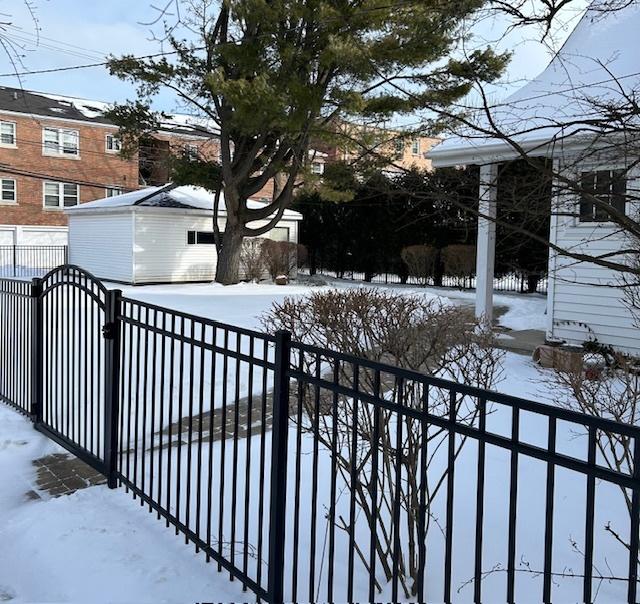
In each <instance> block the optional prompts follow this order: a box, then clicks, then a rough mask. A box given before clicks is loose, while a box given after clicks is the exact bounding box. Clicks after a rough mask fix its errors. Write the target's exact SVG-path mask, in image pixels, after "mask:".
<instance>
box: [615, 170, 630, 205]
mask: <svg viewBox="0 0 640 604" xmlns="http://www.w3.org/2000/svg"><path fill="white" fill-rule="evenodd" d="M626 196H627V178H626V171H625V170H614V171H613V172H612V175H611V205H612V206H613V207H614V208H615V209H616V210H618V212H622V213H623V214H624V213H625V210H626V207H625V206H626V201H627V200H626Z"/></svg>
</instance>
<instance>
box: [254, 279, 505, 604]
mask: <svg viewBox="0 0 640 604" xmlns="http://www.w3.org/2000/svg"><path fill="white" fill-rule="evenodd" d="M262 322H263V325H264V326H265V327H266V328H267V329H268V330H270V331H275V330H278V329H285V330H288V331H290V332H291V333H292V334H293V339H294V341H300V342H304V343H306V344H311V345H316V346H319V347H323V348H328V349H333V350H336V351H339V352H342V353H350V354H353V355H356V356H358V357H363V358H365V359H368V360H372V361H377V362H380V363H387V364H389V365H393V366H399V367H402V368H406V369H413V370H416V371H419V372H422V373H425V374H429V375H433V376H438V377H443V378H449V379H453V380H457V381H460V382H463V383H465V384H468V385H473V386H479V387H481V388H491V387H492V386H493V385H494V384H495V383H496V381H497V380H498V378H499V373H500V359H501V355H502V353H501V352H499V351H498V350H496V349H495V348H494V347H493V339H492V336H491V334H490V333H488V332H486V331H484V330H483V329H482V328H481V326H480V325H479V324H478V323H477V322H476V320H475V318H474V316H473V313H472V312H471V311H470V310H469V309H467V308H463V307H460V306H451V305H448V304H444V303H443V302H442V301H441V300H440V299H438V298H427V297H426V296H420V295H411V296H406V295H402V294H398V293H393V292H389V291H387V290H381V289H372V288H357V289H348V290H331V291H322V292H315V293H312V294H311V295H309V296H307V297H304V298H292V297H290V298H286V299H285V300H284V301H283V302H276V303H274V304H273V306H272V308H271V310H270V311H268V312H267V313H266V314H264V315H263V317H262ZM294 357H296V355H295V354H294ZM318 363H319V364H318ZM292 364H293V365H294V366H296V367H299V366H300V365H302V366H303V367H304V370H305V371H306V372H307V373H308V374H309V375H312V376H313V375H317V374H318V373H321V374H323V375H324V379H326V380H330V381H334V380H337V381H338V382H339V383H340V384H341V385H353V384H354V382H355V381H356V380H357V384H358V388H357V390H358V391H359V392H366V393H375V392H379V396H380V397H381V398H382V399H384V400H385V401H386V402H388V403H390V404H391V406H390V407H383V406H380V407H378V406H376V407H374V406H373V405H372V404H367V403H365V402H363V401H359V400H358V398H357V397H353V396H348V395H334V393H333V392H332V391H330V390H321V389H319V390H316V389H315V388H314V387H312V386H310V385H309V386H306V387H305V386H303V385H301V386H300V388H299V390H298V391H297V393H296V397H297V398H296V401H297V402H296V404H295V405H294V406H293V407H292V415H294V416H295V420H294V421H296V423H297V425H298V427H299V428H298V429H299V430H301V431H302V433H304V434H306V435H307V436H308V438H309V439H310V440H312V441H313V440H315V441H317V442H319V445H320V447H321V449H322V450H323V451H324V454H325V455H326V456H328V457H331V452H335V455H334V456H333V460H332V463H335V467H336V472H337V475H338V476H339V477H340V479H341V481H342V484H341V485H340V486H339V487H338V492H343V491H344V492H346V493H347V494H351V497H353V500H354V505H355V506H356V507H357V513H356V514H355V515H353V514H350V513H349V510H346V511H344V513H343V512H342V511H341V510H337V511H336V513H335V518H334V520H333V522H334V525H335V527H337V528H338V529H341V530H343V531H344V532H345V533H349V532H350V530H351V523H352V522H359V523H361V526H362V530H363V531H366V533H367V534H368V533H374V534H375V558H376V560H377V562H376V585H377V587H378V589H379V590H380V592H383V591H384V590H385V589H386V588H387V586H388V583H389V581H390V580H391V578H392V576H393V568H394V560H395V559H396V558H395V553H394V552H395V536H396V533H397V531H400V532H401V534H402V539H400V546H399V547H400V552H399V560H397V564H398V570H399V578H400V584H401V585H402V589H403V590H404V594H405V596H406V597H407V598H409V597H411V596H415V595H416V593H417V582H418V575H419V567H420V565H419V550H420V545H419V544H420V542H421V540H423V539H424V538H425V537H426V533H427V532H428V530H430V527H437V526H438V524H439V522H440V520H439V519H438V514H439V513H440V512H439V511H437V510H439V509H441V507H442V505H441V502H442V499H443V498H444V497H445V495H446V493H444V491H445V490H446V488H445V486H443V485H446V477H447V466H446V464H444V465H443V464H442V459H441V456H442V452H443V451H445V452H446V442H447V440H448V431H447V430H445V429H443V428H439V427H437V426H434V425H429V426H428V427H427V428H426V429H425V428H424V425H423V423H422V421H421V420H420V419H417V418H416V417H412V416H411V415H410V414H407V413H398V412H396V411H392V410H391V409H393V407H394V406H396V405H397V406H399V407H401V408H402V407H404V408H407V407H408V408H411V409H425V407H426V408H427V409H428V411H429V413H431V414H433V415H438V416H441V417H447V416H448V415H449V413H450V411H451V408H450V405H451V404H452V403H453V404H454V405H455V409H454V410H453V412H454V414H455V416H456V419H457V420H458V421H459V422H465V423H467V424H474V423H475V422H476V419H477V416H478V408H477V406H476V405H477V401H476V400H475V399H470V398H469V397H462V396H454V397H452V396H451V395H450V391H449V390H446V389H440V388H438V387H435V386H429V387H425V386H424V385H423V383H422V382H421V381H420V380H418V379H411V378H402V379H399V378H398V376H397V374H395V373H394V372H393V371H392V370H387V371H384V370H382V371H381V373H380V374H378V373H377V372H376V371H375V370H373V369H367V368H365V367H362V366H359V367H358V368H357V369H356V367H355V366H354V365H353V364H352V363H346V362H336V360H335V358H333V359H332V357H331V355H326V358H323V360H321V361H318V359H317V358H315V355H312V357H311V358H308V357H306V356H305V358H303V359H299V357H298V358H294V359H293V361H292ZM298 405H300V406H299V407H298ZM295 408H297V412H296V411H295ZM292 419H293V418H292ZM398 434H400V436H398ZM465 440H466V439H465V438H462V437H461V438H459V439H457V440H456V444H455V449H456V457H457V456H458V454H459V453H460V451H461V449H462V448H463V446H464V444H465ZM354 441H355V442H356V443H357V446H354V444H353V443H354ZM425 441H426V442H425ZM423 447H424V448H423ZM374 450H375V451H376V452H377V456H376V457H377V459H378V461H377V467H378V469H377V471H375V470H374V466H373V451H374ZM425 451H428V454H427V455H426V456H425V458H423V457H422V456H423V455H425ZM424 463H426V465H427V466H429V467H430V468H431V469H430V471H429V472H428V473H427V479H426V484H425V483H424V478H423V477H422V476H421V471H420V468H421V464H424ZM354 468H357V471H356V472H355V480H354V476H353V472H354ZM397 485H400V492H399V493H398V492H397ZM423 490H424V491H425V493H426V502H427V503H426V506H427V510H426V512H425V515H424V518H425V525H424V526H422V525H421V521H420V505H421V504H420V493H421V492H422V491H423ZM373 492H375V493H376V500H375V501H374V500H373V496H372V493H373ZM396 497H397V499H396ZM345 499H349V497H345ZM396 500H397V501H398V502H399V507H400V510H401V512H399V513H398V514H399V517H400V520H399V523H400V526H398V528H397V530H396V529H395V528H394V521H393V517H394V510H395V507H394V506H395V503H394V502H395V501H396ZM355 516H357V518H358V520H357V521H354V520H353V518H354V517H355ZM328 521H329V522H330V521H331V520H328ZM367 543H368V542H367ZM354 547H355V548H356V553H357V556H358V558H359V560H360V563H361V564H362V565H363V566H364V568H366V569H367V570H369V569H370V559H369V552H368V551H367V550H368V545H367V547H365V546H362V547H360V546H359V545H357V544H356V545H354Z"/></svg>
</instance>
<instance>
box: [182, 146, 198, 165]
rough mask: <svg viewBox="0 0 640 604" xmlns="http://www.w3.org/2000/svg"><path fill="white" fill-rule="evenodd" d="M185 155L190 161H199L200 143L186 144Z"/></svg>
mask: <svg viewBox="0 0 640 604" xmlns="http://www.w3.org/2000/svg"><path fill="white" fill-rule="evenodd" d="M184 155H185V157H186V158H187V159H188V160H189V161H198V159H200V152H199V150H198V145H185V146H184Z"/></svg>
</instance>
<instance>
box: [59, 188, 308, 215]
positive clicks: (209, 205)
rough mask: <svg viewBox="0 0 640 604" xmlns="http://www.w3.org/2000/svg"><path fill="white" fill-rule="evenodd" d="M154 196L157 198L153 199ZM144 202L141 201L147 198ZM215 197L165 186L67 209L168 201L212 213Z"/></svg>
mask: <svg viewBox="0 0 640 604" xmlns="http://www.w3.org/2000/svg"><path fill="white" fill-rule="evenodd" d="M154 196H157V197H156V198H155V199H154ZM147 197H148V199H146V200H145V201H142V202H141V200H143V199H145V198H147ZM214 198H215V195H214V194H213V193H211V192H210V191H208V190H207V189H204V188H203V187H194V186H183V187H176V188H174V189H170V190H167V186H166V185H165V186H162V187H148V188H145V189H140V190H138V191H131V192H129V193H123V194H122V195H116V196H115V197H105V198H104V199H97V200H95V201H90V202H88V203H83V204H81V205H78V206H73V207H70V208H67V209H66V211H67V212H69V213H73V214H77V213H84V212H87V211H91V210H94V209H100V210H103V209H111V208H125V207H132V206H135V205H137V204H138V203H139V202H141V203H140V205H143V206H154V205H157V204H158V202H159V200H160V199H168V200H172V201H175V202H177V203H180V204H182V205H184V206H187V207H189V208H193V209H196V210H207V211H213V206H214ZM264 206H265V204H264V203H262V202H260V201H256V200H254V199H250V200H248V202H247V207H249V208H250V209H260V208H263V207H264ZM219 207H220V211H221V212H223V213H224V212H225V205H224V195H223V194H221V195H220V206H219ZM283 218H288V219H290V220H302V215H301V214H300V213H299V212H294V211H293V210H285V211H284V214H283Z"/></svg>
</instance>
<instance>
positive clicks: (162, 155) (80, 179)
mask: <svg viewBox="0 0 640 604" xmlns="http://www.w3.org/2000/svg"><path fill="white" fill-rule="evenodd" d="M106 108H107V104H106V103H101V102H97V101H88V100H83V99H74V98H71V97H64V96H57V95H50V94H46V93H39V92H28V91H22V90H19V89H14V88H6V87H0V245H11V244H18V245H30V244H35V245H42V244H61V243H65V242H66V218H65V215H64V213H63V209H64V208H65V207H69V206H73V205H77V204H79V203H83V202H87V201H92V200H94V199H100V198H103V197H107V196H112V195H118V194H119V193H123V192H126V191H132V190H135V189H138V188H140V187H144V186H151V185H159V184H165V183H166V182H167V180H168V176H169V165H168V163H169V162H168V159H169V155H170V154H171V153H172V152H175V151H176V150H177V149H184V150H185V151H186V152H187V153H194V154H200V155H201V156H203V157H207V158H209V157H217V156H218V154H219V148H220V147H219V142H218V138H217V136H216V135H215V133H213V132H211V131H209V130H207V129H206V128H204V127H203V126H202V125H199V124H198V123H196V122H195V120H192V119H191V118H190V117H188V116H184V115H175V116H171V118H169V119H168V120H167V121H166V122H164V123H162V125H161V129H160V131H159V132H157V133H156V134H155V136H154V137H153V138H152V139H151V140H150V141H148V142H147V143H145V145H144V146H141V148H140V152H139V153H138V154H137V155H136V156H134V157H132V158H130V159H124V158H122V157H121V156H120V154H119V153H118V151H119V148H120V145H119V141H118V138H117V127H116V126H114V125H113V124H111V123H109V122H108V120H106V119H105V118H104V117H103V111H104V110H105V109H106Z"/></svg>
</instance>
